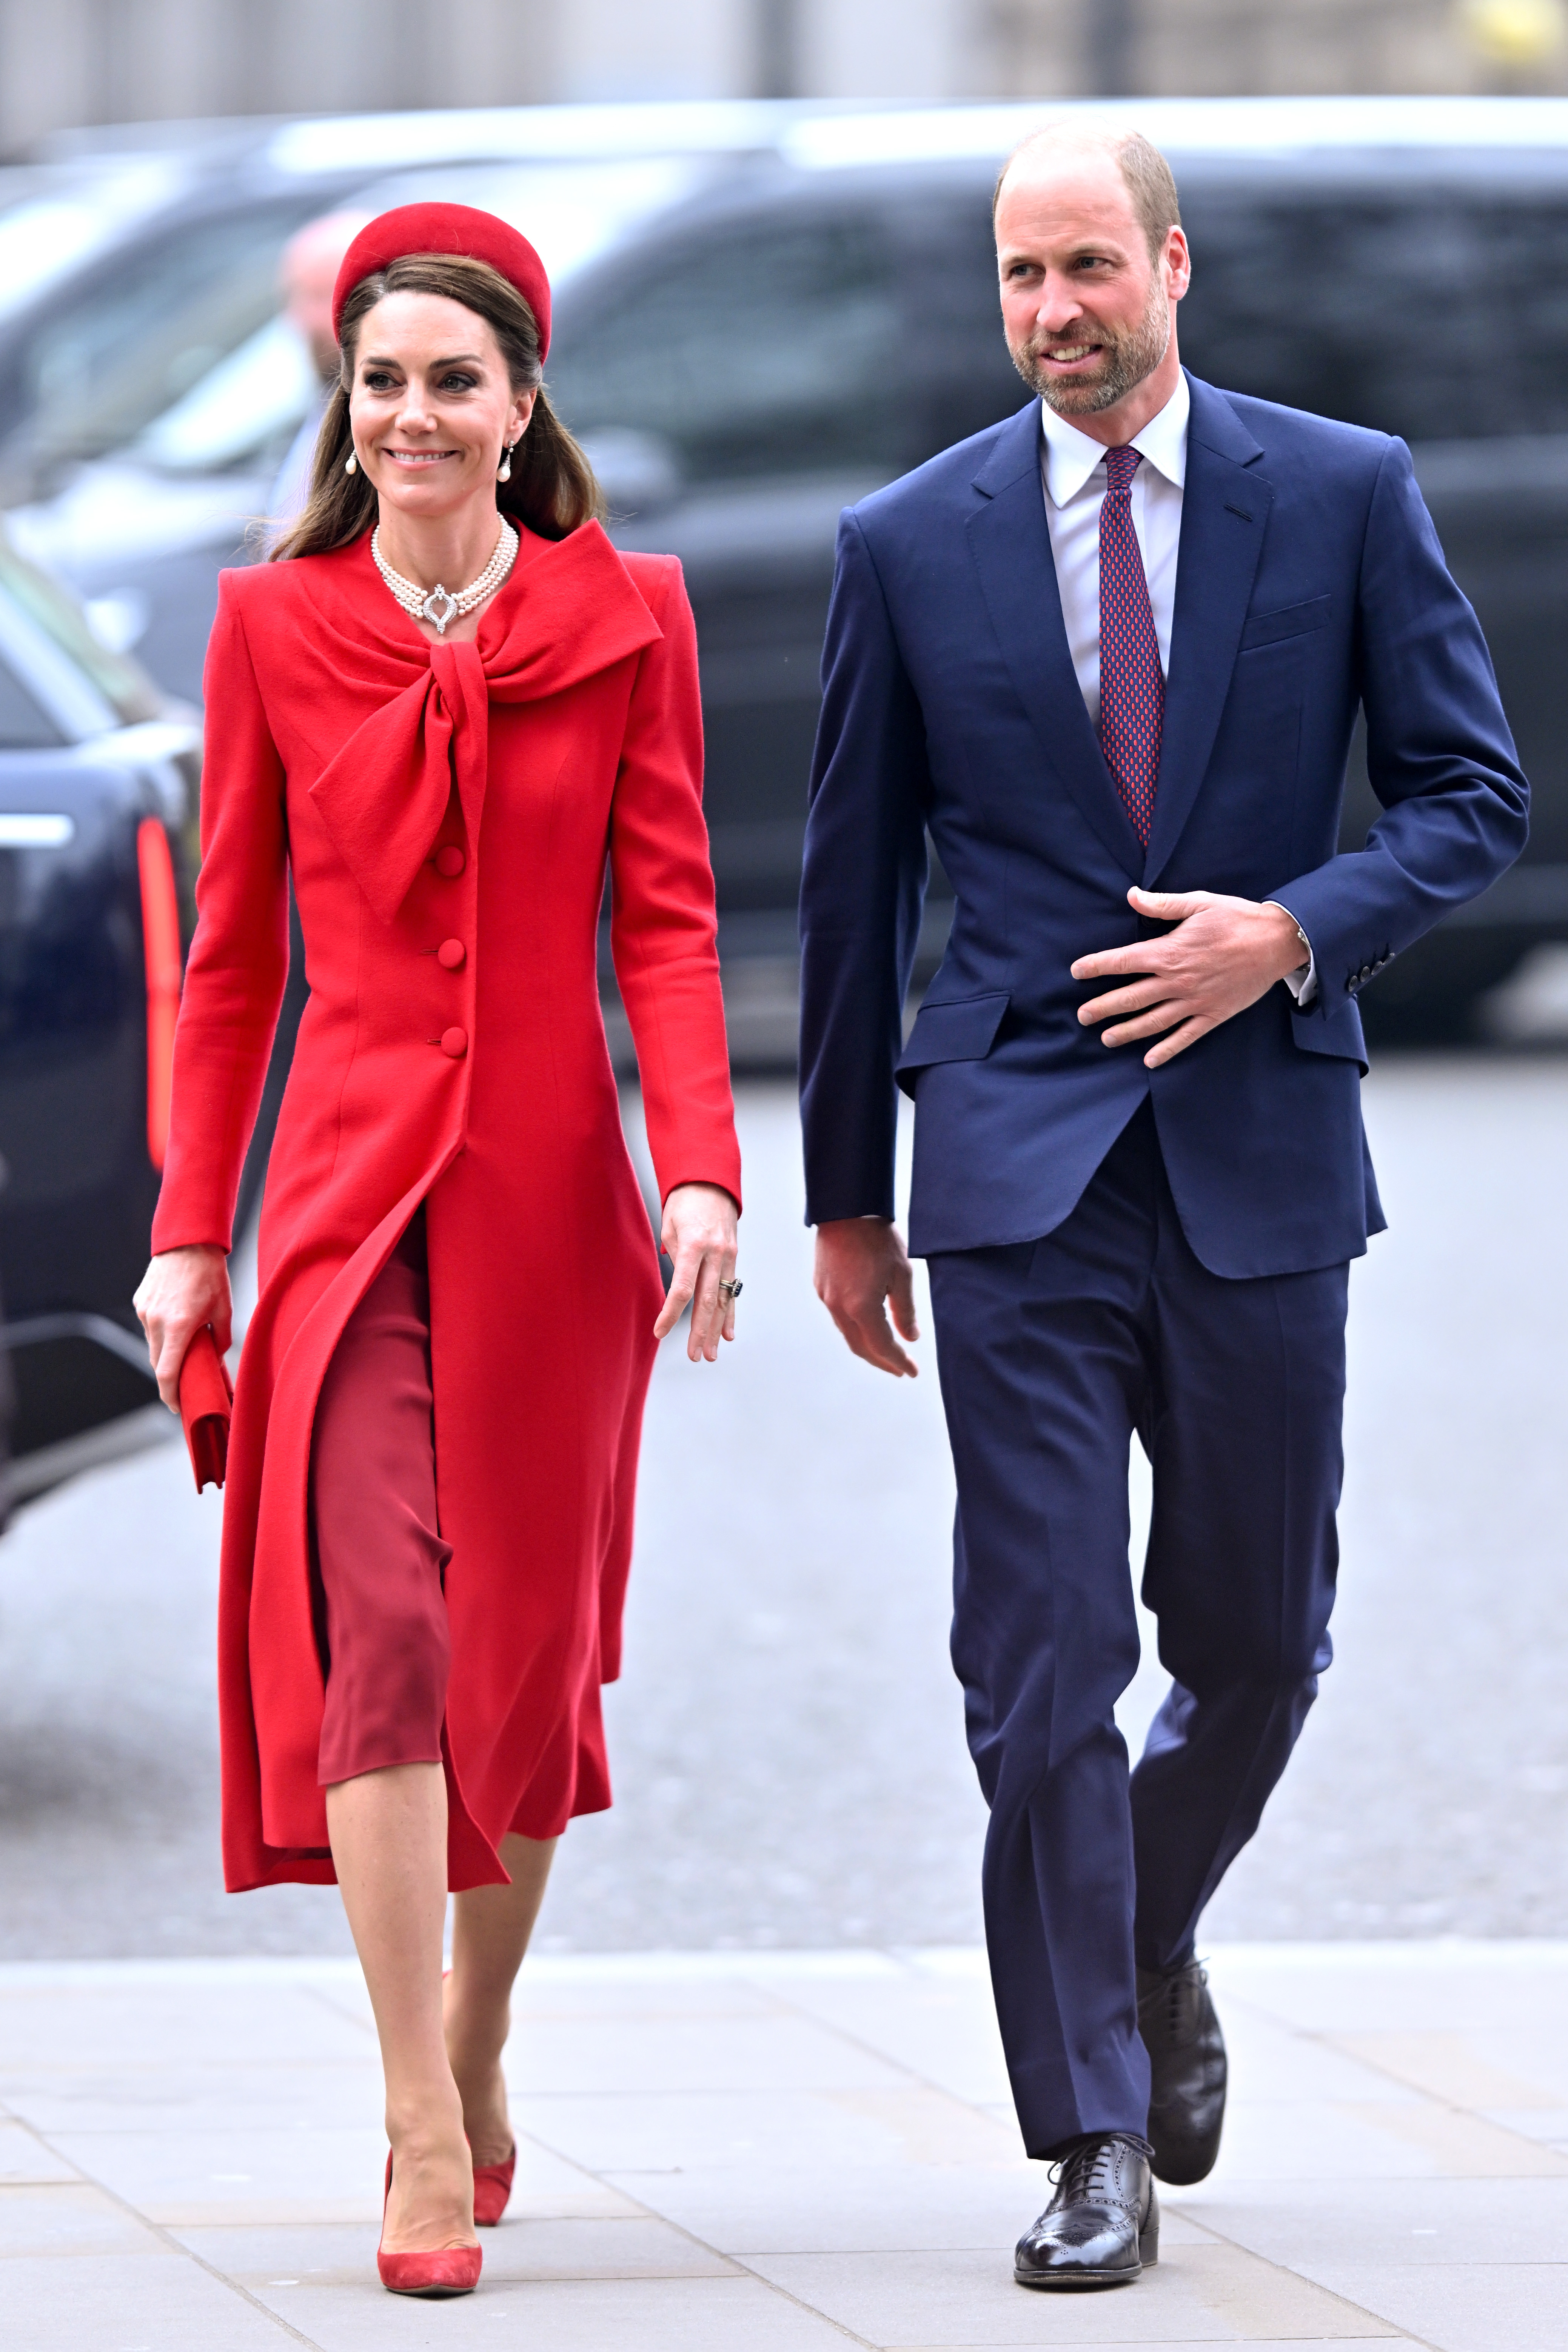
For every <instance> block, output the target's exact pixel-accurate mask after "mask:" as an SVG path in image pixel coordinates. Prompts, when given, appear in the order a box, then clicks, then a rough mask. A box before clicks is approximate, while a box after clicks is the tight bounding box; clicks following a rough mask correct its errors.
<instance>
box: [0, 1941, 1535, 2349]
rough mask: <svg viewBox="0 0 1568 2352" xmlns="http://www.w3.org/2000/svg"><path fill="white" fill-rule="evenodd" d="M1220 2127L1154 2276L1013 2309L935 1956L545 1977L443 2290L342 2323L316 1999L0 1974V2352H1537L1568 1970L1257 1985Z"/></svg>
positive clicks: (976, 2071) (66, 1973) (329, 2009)
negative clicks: (447, 2298) (512, 2128)
mask: <svg viewBox="0 0 1568 2352" xmlns="http://www.w3.org/2000/svg"><path fill="white" fill-rule="evenodd" d="M1214 1978H1215V1986H1216V1990H1217V1993H1218V1997H1219V2000H1220V2002H1221V2006H1222V2009H1223V2011H1224V2014H1225V2018H1226V2025H1227V2028H1228V2031H1229V2035H1230V2041H1231V2048H1232V2055H1233V2063H1234V2065H1235V2071H1236V2077H1237V2090H1236V2095H1235V2097H1234V2099H1233V2103H1232V2111H1231V2116H1230V2118H1229V2122H1228V2125H1227V2130H1226V2143H1225V2147H1224V2148H1223V2150H1222V2152H1221V2157H1220V2162H1219V2166H1218V2168H1217V2169H1216V2170H1215V2173H1214V2174H1213V2176H1212V2177H1211V2179H1209V2180H1208V2181H1206V2182H1205V2183H1204V2184H1203V2185H1202V2186H1201V2187H1200V2188H1198V2189H1187V2190H1182V2191H1175V2192H1172V2193H1171V2194H1170V2195H1169V2196H1168V2198H1167V2199H1166V2200H1164V2213H1163V2231H1162V2237H1161V2254H1160V2262H1159V2265H1158V2267H1157V2268H1156V2269H1153V2270H1151V2271H1148V2272H1146V2273H1145V2274H1144V2277H1143V2278H1142V2280H1141V2281H1140V2282H1139V2283H1138V2284H1135V2285H1132V2286H1128V2287H1122V2288H1120V2289H1116V2290H1113V2291H1111V2292H1110V2293H1109V2294H1100V2295H1095V2296H1081V2295H1080V2296H1073V2297H1060V2296H1047V2295H1041V2294H1031V2293H1029V2292H1028V2291H1027V2290H1026V2289H1023V2288H1020V2287H1017V2286H1015V2285H1014V2284H1013V2282H1012V2278H1011V2262H1010V2259H1009V2257H1010V2251H1011V2247H1012V2244H1013V2241H1014V2239H1015V2238H1016V2236H1017V2234H1018V2232H1019V2231H1020V2230H1021V2229H1022V2228H1023V2227H1024V2226H1026V2223H1027V2222H1028V2221H1030V2220H1031V2219H1032V2218H1033V2216H1034V2214H1035V2212H1036V2211H1037V2210H1038V2208H1039V2206H1040V2205H1042V2204H1043V2203H1044V2202H1045V2201H1046V2198H1047V2193H1048V2191H1047V2182H1046V2180H1045V2179H1044V2168H1042V2167H1040V2166H1037V2165H1028V2164H1026V2163H1025V2161H1024V2160H1023V2159H1022V2158H1021V2157H1020V2156H1019V2155H1018V2153H1017V2141H1016V2131H1015V2129H1014V2126H1013V2124H1012V2121H1011V2117H1010V2116H1009V2114H1008V2112H1007V2108H1006V2093H1005V2082H1004V2079H1003V2074H1002V2070H1001V2062H1000V2053H999V2052H998V2050H997V2048H996V2043H995V2035H994V2026H993V2023H992V2018H991V2011H990V2002H989V1998H988V1994H987V1990H986V1987H985V1984H984V1978H983V1976H982V1974H981V1972H980V1969H979V1967H978V1965H977V1962H976V1958H975V1956H974V1955H973V1954H972V1953H968V1952H961V1953H952V1952H950V1953H941V1952H928V1953H906V1954H903V1955H889V1954H884V1953H879V1952H870V1951H868V1952H862V1953H858V1954H849V1953H842V1952H840V1953H833V1954H825V1955H818V1956H816V1958H812V1957H809V1956H805V1957H796V1958H787V1957H785V1956H783V1955H777V1956H767V1955H757V1954H752V1955H745V1956H742V1955H738V1954H737V1955H731V1956H727V1957H723V1958H721V1957H719V1956H716V1955H710V1956H706V1957H704V1956H701V1955H695V1954H689V1955H685V1956H680V1957H666V1958H663V1959H660V1958H652V1957H647V1956H645V1957H643V1958H620V1959H608V1958H599V1959H595V1958H591V1957H590V1958H560V1959H556V1960H554V1961H550V1960H545V1961H543V1962H542V1963H540V1964H537V1965H534V1966H531V1968H530V1969H528V1971H526V1973H525V1978H524V1986H525V1993H524V1998H523V2000H522V2002H521V2015H520V2018H519V2024H518V2030H517V2032H516V2033H515V2035H514V2037H513V2052H512V2057H511V2081H512V2093H513V2096H512V2113H513V2116H514V2119H515V2121H516V2125H517V2128H518V2132H519V2137H520V2147H521V2163H520V2168H519V2190H518V2194H517V2196H516V2199H515V2200H514V2210H513V2212H512V2214H511V2215H510V2216H509V2218H508V2219H507V2221H504V2222H503V2223H502V2225H501V2227H500V2229H499V2230H498V2231H494V2232H493V2233H492V2232H489V2231H487V2232H486V2233H485V2234H486V2241H487V2242H486V2246H485V2271H484V2276H483V2278H482V2280H481V2283H480V2286H479V2292H478V2294H475V2295H474V2296H473V2297H472V2298H471V2299H468V2300H467V2301H464V2302H462V2303H449V2304H437V2305H431V2304H424V2303H408V2302H401V2301H396V2300H395V2299H394V2298H392V2297H390V2296H388V2295H386V2294H384V2292H383V2291H382V2289H381V2288H380V2286H379V2285H378V2284H376V2280H375V2273H374V2249H375V2242H376V2230H377V2219H376V2209H377V2205H378V2202H379V2179H380V2172H381V2163H382V2152H383V2147H384V2142H383V2140H382V2137H381V2133H380V2130H379V2127H378V2118H377V2105H378V2083H377V2070H376V2065H375V2060H374V2041H373V2037H372V2033H371V2030H370V2023H369V2019H368V2015H367V2012H366V2004H365V2001H364V1997H363V1990H362V1988H361V1986H360V1984H359V1980H358V1977H357V1972H356V1971H355V1970H354V1969H353V1967H352V1964H348V1963H343V1962H334V1961H331V1960H326V1961H321V1960H318V1961H315V1962H300V1961H291V1962H289V1961H286V1962H273V1963H270V1964H269V1963H267V1962H258V1961H228V1962H222V1961H205V1962H179V1961H174V1962H168V1961H165V1962H162V1963H158V1962H154V1963H151V1964H143V1965H142V1966H141V1967H137V1966H135V1965H133V1964H132V1965H127V1964H125V1963H122V1962H121V1963H112V1962H111V1963H99V1964H88V1965H86V1966H79V1967H77V1968H75V1969H73V1968H70V1967H68V1966H62V1965H58V1964H57V1965H54V1966H37V1967H32V1968H28V1967H25V1966H24V1967H17V1966H11V1967H8V1968H5V1969H0V2252H3V2254H4V2256H5V2260H4V2262H3V2263H0V2270H3V2272H4V2290H3V2291H4V2313H5V2317H4V2326H5V2340H6V2341H7V2342H8V2343H12V2344H16V2345H17V2346H18V2347H21V2346H26V2352H86V2347H91V2352H266V2347H271V2346H277V2347H279V2352H283V2347H285V2346H287V2345H290V2344H291V2345H296V2346H306V2347H311V2346H313V2347H319V2352H362V2347H363V2352H370V2347H374V2352H389V2347H404V2346H406V2347H410V2352H415V2347H428V2346H436V2345H439V2346H442V2347H454V2352H460V2347H467V2346H479V2345H497V2344H501V2343H509V2344H510V2343H524V2344H528V2345H548V2346H549V2347H551V2352H737V2347H746V2352H815V2348H816V2347H820V2352H832V2347H838V2352H843V2347H845V2346H846V2345H860V2346H877V2347H900V2352H922V2347H923V2352H936V2347H943V2352H987V2347H997V2352H1001V2347H1014V2346H1024V2345H1043V2346H1051V2347H1058V2352H1068V2347H1085V2352H1087V2347H1114V2346H1128V2347H1131V2346H1138V2347H1142V2348H1143V2352H1160V2347H1166V2352H1173V2347H1177V2346H1191V2345H1198V2344H1211V2345H1212V2344H1228V2345H1252V2346H1257V2347H1274V2352H1284V2347H1286V2346H1287V2345H1289V2344H1301V2343H1311V2344H1321V2345H1333V2346H1337V2347H1343V2352H1353V2347H1367V2348H1368V2352H1369V2347H1373V2346H1374V2345H1376V2346H1380V2347H1381V2346H1398V2345H1407V2344H1419V2345H1422V2346H1426V2347H1429V2352H1557V2347H1560V2346H1561V2345H1562V2344H1563V2341H1564V2340H1565V2339H1568V2025H1565V2023H1564V2020H1565V2018H1568V1998H1565V1997H1568V1947H1565V1946H1563V1945H1548V1944H1536V1945H1533V1946H1530V1945H1522V1946H1521V1945H1517V1944H1516V1945H1506V1944H1503V1945H1491V1946H1480V1947H1478V1946H1474V1945H1470V1946H1466V1945H1449V1946H1443V1945H1419V1944H1409V1943H1405V1944H1397V1943H1384V1944H1382V1945H1373V1946H1368V1945H1358V1944H1352V1943H1342V1944H1341V1945H1339V1946H1338V1947H1332V1946H1331V1947H1322V1946H1319V1947H1315V1948H1314V1947H1311V1946H1289V1945H1286V1946H1274V1947H1272V1948H1270V1947H1268V1946H1255V1947H1250V1948H1248V1947H1234V1948H1226V1949H1223V1950H1221V1951H1220V1952H1219V1953H1218V1954H1217V1956H1216V1958H1215V1963H1214Z"/></svg>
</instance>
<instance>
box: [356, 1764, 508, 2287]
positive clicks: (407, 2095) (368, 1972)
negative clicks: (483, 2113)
mask: <svg viewBox="0 0 1568 2352" xmlns="http://www.w3.org/2000/svg"><path fill="white" fill-rule="evenodd" d="M327 1832H328V1835H329V1836H330V1838H331V1845H332V1860H333V1862H334V1863H335V1864H336V1865H337V1873H338V1884H339V1885H340V1887H341V1888H342V1897H343V1908H344V1910H345V1911H346V1912H347V1913H348V1916H349V1926H350V1927H351V1928H352V1929H353V1939H354V1946H355V1948H356V1950H357V1951H358V1953H359V1957H360V1965H361V1967H362V1968H363V1970H364V1980H365V1983H366V1985H367V1986H368V1987H369V1989H370V2000H371V2007H372V2009H373V2010H374V2012H375V2030H376V2032H377V2034H378V2035H379V2036H380V2039H381V2063H382V2068H383V2072H384V2074H385V2077H386V2136H387V2137H388V2139H389V2140H390V2141H391V2142H392V2155H393V2174H392V2198H391V2202H390V2203H389V2205H388V2207H387V2210H386V2224H385V2230H384V2236H383V2240H382V2242H383V2244H384V2247H385V2249H386V2251H387V2252H388V2253H428V2252H434V2251H435V2250H436V2249H437V2248H438V2247H441V2246H473V2245H477V2244H478V2243H479V2240H478V2238H477V2237H476V2236H475V2234H474V2177H473V2170H472V2166H471V2160H470V2158H469V2154H468V2142H467V2140H466V2139H465V2138H464V2136H463V2102H462V2100H461V2098H460V2097H459V2095H458V2085H457V2084H456V2082H455V2081H454V2080H453V2076H452V2069H451V2066H450V2065H449V2064H448V2063H447V2046H446V2042H445V2040H444V2038H443V2035H442V2031H441V1939H442V1930H443V1928H444V1927H445V1924H446V1916H447V1782H446V1775H445V1773H444V1772H443V1770H442V1768H441V1766H440V1765H439V1764H394V1765H389V1766H388V1767H387V1768H386V1769H384V1770H382V1771H377V1772H363V1773H361V1774H360V1775H359V1777H358V1778H357V1779H356V1780H340V1781H339V1782H338V1783H337V1784H336V1785H335V1786H334V1787H332V1788H330V1789H329V1790H327ZM486 1891H487V1892H488V1891H489V1890H486ZM502 1891H503V1892H508V1891H510V1890H502ZM462 1899H464V1900H467V1899H469V1898H467V1897H465V1898H462Z"/></svg>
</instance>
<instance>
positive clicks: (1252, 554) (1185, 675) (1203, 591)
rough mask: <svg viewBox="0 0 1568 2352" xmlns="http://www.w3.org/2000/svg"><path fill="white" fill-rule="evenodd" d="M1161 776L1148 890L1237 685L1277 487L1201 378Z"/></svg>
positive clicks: (1195, 388) (1195, 391)
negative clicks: (1232, 686) (1245, 627)
mask: <svg viewBox="0 0 1568 2352" xmlns="http://www.w3.org/2000/svg"><path fill="white" fill-rule="evenodd" d="M1188 381H1189V383H1190V384H1191V387H1192V397H1193V406H1192V415H1191V419H1190V421H1189V423H1188V426H1187V478H1186V485H1185V488H1184V490H1183V493H1182V536H1181V545H1180V551H1179V553H1178V557H1177V562H1176V604H1175V612H1174V614H1173V620H1172V625H1171V663H1170V675H1169V677H1167V679H1166V681H1165V716H1164V722H1163V727H1162V730H1161V736H1160V773H1159V778H1158V781H1157V782H1156V785H1155V789H1154V821H1153V826H1152V831H1151V833H1150V835H1149V856H1148V863H1147V866H1146V867H1145V870H1144V874H1143V882H1144V887H1146V888H1148V889H1153V888H1154V887H1157V885H1158V882H1159V877H1160V876H1161V874H1162V873H1163V870H1164V868H1165V866H1167V865H1168V864H1169V863H1170V859H1171V856H1172V854H1173V851H1174V849H1175V846H1176V844H1177V841H1178V840H1179V839H1180V837H1181V833H1182V828H1183V826H1184V824H1186V821H1187V819H1188V817H1189V816H1190V815H1191V814H1192V808H1193V803H1194V800H1195V799H1196V798H1197V794H1198V787H1199V785H1200V784H1201V783H1202V782H1203V780H1204V775H1205V771H1206V769H1207V767H1208V762H1209V754H1210V752H1211V751H1213V749H1214V739H1215V734H1216V733H1217V731H1218V729H1219V720H1220V713H1221V711H1222V710H1223V709H1224V708H1225V698H1226V695H1227V694H1228V693H1229V691H1230V680H1231V673H1232V671H1233V670H1234V669H1235V667H1236V656H1237V648H1238V647H1239V646H1240V643H1241V632H1242V626H1243V624H1244V623H1245V621H1246V619H1247V604H1248V603H1249V602H1250V600H1251V596H1252V583H1253V581H1254V580H1255V579H1256V577H1257V574H1258V557H1259V556H1260V555H1261V553H1262V551H1263V534H1264V531H1265V530H1266V528H1267V526H1268V510H1269V508H1270V507H1271V505H1272V504H1273V499H1274V492H1273V488H1272V487H1271V486H1270V484H1269V483H1268V482H1267V481H1265V480H1264V478H1263V477H1262V476H1261V475H1260V474H1258V472H1257V471H1256V470H1254V461H1255V460H1256V459H1257V458H1258V457H1261V456H1262V454H1263V452H1262V451H1261V449H1260V448H1259V447H1258V444H1257V442H1256V441H1254V439H1253V438H1252V436H1251V435H1250V434H1249V433H1248V432H1247V430H1246V428H1245V426H1244V425H1242V424H1241V423H1240V421H1239V419H1238V418H1237V415H1236V412H1235V410H1234V409H1233V408H1231V407H1230V405H1229V404H1228V403H1227V402H1226V401H1225V400H1223V399H1222V398H1221V397H1220V395H1219V394H1218V393H1216V392H1215V391H1213V390H1211V389H1210V387H1209V386H1208V385H1207V384H1206V383H1198V382H1197V381H1196V379H1195V378H1191V377H1190V378H1189V379H1188Z"/></svg>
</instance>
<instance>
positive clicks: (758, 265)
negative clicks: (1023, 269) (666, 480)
mask: <svg viewBox="0 0 1568 2352" xmlns="http://www.w3.org/2000/svg"><path fill="white" fill-rule="evenodd" d="M899 326H900V300H899V285H898V276H897V268H896V263H895V260H894V257H893V255H892V253H891V251H890V249H889V245H888V242H887V240H886V238H885V236H883V234H882V232H881V229H880V227H879V224H878V223H877V221H876V220H875V219H874V218H869V219H868V218H867V217H865V216H864V215H861V216H859V217H857V216H855V215H848V214H844V215H838V214H829V215H817V216H816V217H810V216H807V217H805V218H798V217H797V218H795V219H790V218H788V217H785V218H784V219H782V220H780V219H769V218H763V217H761V216H758V215H747V216H745V217H743V218H742V219H740V220H736V219H735V218H733V217H732V216H731V217H730V218H726V219H723V220H721V221H718V222H715V223H714V224H713V225H712V226H711V227H709V228H705V229H697V228H695V227H694V228H691V229H689V230H688V231H687V232H686V234H685V236H684V238H683V241H682V242H681V243H680V244H679V246H678V247H676V249H675V250H674V251H671V250H670V249H669V247H668V246H665V245H660V246H653V245H644V246H640V247H637V248H635V249H634V250H633V251H632V252H631V253H629V254H626V255H624V256H622V257H617V259H616V261H615V262H614V263H613V264H611V265H608V266H607V267H606V268H604V269H602V270H599V271H595V272H594V273H593V274H592V276H591V278H590V279H589V281H588V282H587V283H586V284H585V285H584V287H583V288H581V289H579V291H578V295H577V299H576V300H575V301H574V303H573V304H572V306H571V308H570V310H569V311H568V312H567V314H566V315H565V316H564V317H563V323H562V328H561V331H560V335H559V338H558V341H557V344H556V348H555V349H554V350H553V351H552V353H551V357H550V364H549V368H548V370H547V374H546V381H547V383H548V384H549V386H550V391H551V395H552V399H553V400H554V401H555V403H556V405H557V407H558V408H559V409H560V411H561V414H562V415H563V417H564V418H565V420H566V422H567V423H568V424H569V425H571V426H572V428H573V430H574V432H577V433H581V434H584V436H589V437H592V436H593V435H595V433H602V432H605V431H623V432H624V431H633V432H636V433H638V434H640V435H643V436H656V437H657V438H658V439H659V440H662V441H664V442H666V443H667V444H668V446H669V447H670V448H671V450H672V451H673V453H674V455H675V457H676V459H677V462H678V463H679V467H680V468H681V470H682V471H683V473H684V474H685V476H686V477H687V478H688V479H689V480H691V481H710V480H717V479H722V478H735V477H738V476H756V475H764V474H787V473H803V472H804V473H827V472H830V471H832V470H833V469H834V468H836V467H846V466H861V465H864V466H867V467H875V468H880V469H882V470H884V471H889V472H890V471H893V470H896V468H897V467H898V466H899V465H900V462H901V461H902V456H903V443H904V430H903V425H902V421H901V420H902V407H901V403H900V392H899V374H898V353H899V343H900V333H899Z"/></svg>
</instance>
